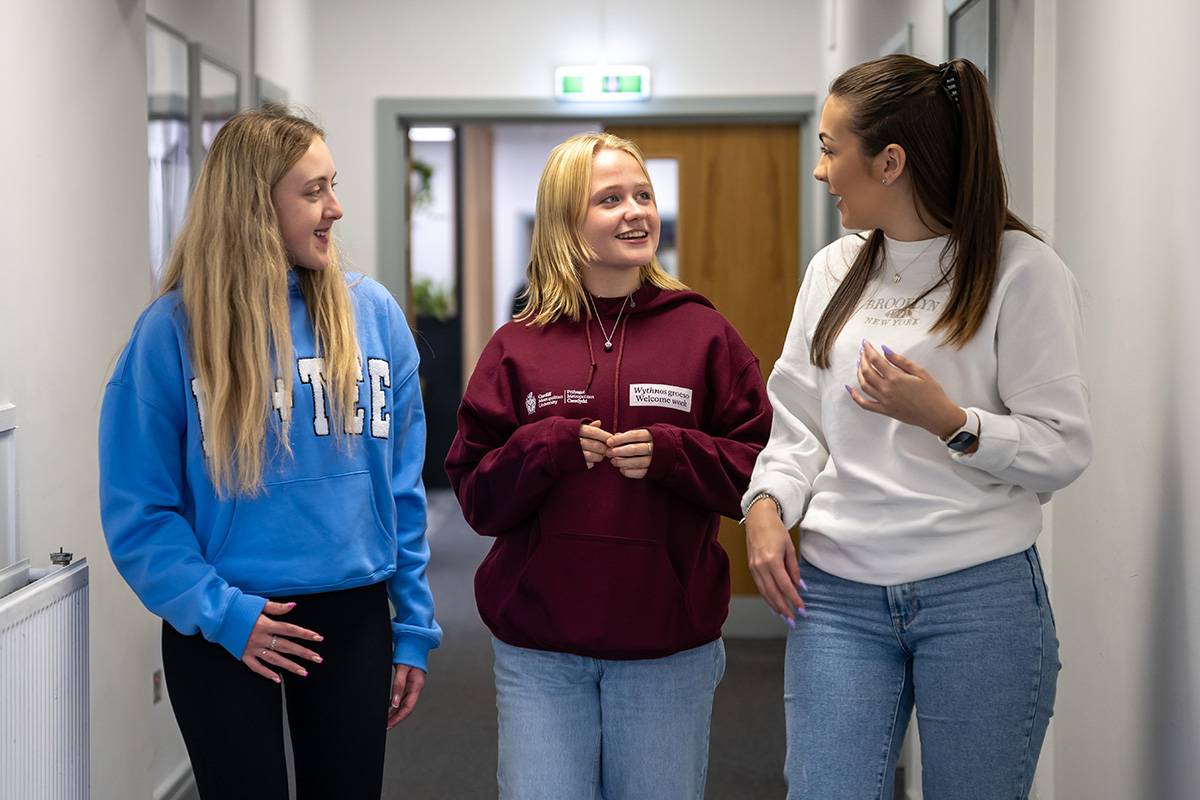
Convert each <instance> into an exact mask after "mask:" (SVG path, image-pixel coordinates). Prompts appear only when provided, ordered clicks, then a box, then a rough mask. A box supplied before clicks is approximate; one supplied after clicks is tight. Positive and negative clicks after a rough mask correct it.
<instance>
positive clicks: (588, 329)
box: [583, 314, 596, 394]
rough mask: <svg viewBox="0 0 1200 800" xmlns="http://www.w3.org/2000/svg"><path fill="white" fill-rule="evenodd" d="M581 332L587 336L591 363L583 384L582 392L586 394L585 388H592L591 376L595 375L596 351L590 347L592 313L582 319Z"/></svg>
mask: <svg viewBox="0 0 1200 800" xmlns="http://www.w3.org/2000/svg"><path fill="white" fill-rule="evenodd" d="M583 332H584V334H585V335H586V336H587V343H588V361H589V362H590V363H591V365H592V366H591V368H590V369H589V370H588V376H587V383H585V384H584V386H583V393H584V394H587V390H588V389H590V388H592V378H594V377H596V351H595V350H593V349H592V315H591V314H588V318H587V319H585V320H584V321H583Z"/></svg>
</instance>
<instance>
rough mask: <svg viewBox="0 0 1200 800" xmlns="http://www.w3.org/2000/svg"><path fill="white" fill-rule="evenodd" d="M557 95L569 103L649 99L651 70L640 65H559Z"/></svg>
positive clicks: (555, 74) (555, 75) (555, 81)
mask: <svg viewBox="0 0 1200 800" xmlns="http://www.w3.org/2000/svg"><path fill="white" fill-rule="evenodd" d="M554 96H555V97H556V98H558V99H559V100H565V101H567V102H588V103H594V102H605V101H612V100H648V99H649V98H650V69H649V68H648V67H636V66H620V67H611V66H583V67H559V68H558V69H557V70H555V73H554Z"/></svg>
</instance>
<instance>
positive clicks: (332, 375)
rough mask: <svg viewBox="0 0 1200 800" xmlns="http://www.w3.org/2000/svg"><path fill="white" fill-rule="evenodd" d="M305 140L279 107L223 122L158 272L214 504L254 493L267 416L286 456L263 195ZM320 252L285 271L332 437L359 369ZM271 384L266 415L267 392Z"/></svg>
mask: <svg viewBox="0 0 1200 800" xmlns="http://www.w3.org/2000/svg"><path fill="white" fill-rule="evenodd" d="M316 137H321V138H322V139H324V137H325V134H324V131H322V130H321V129H320V128H318V127H317V126H316V125H314V124H313V123H312V122H309V121H308V120H306V119H303V118H301V117H299V116H296V115H294V114H291V113H289V112H288V111H287V109H285V108H282V107H279V106H268V107H265V108H262V109H259V110H255V111H245V112H242V113H240V114H237V115H236V116H234V117H233V118H232V119H231V120H229V122H227V123H225V125H224V126H223V127H222V128H221V130H220V131H219V132H218V133H217V135H216V138H215V139H214V140H213V143H212V147H211V148H210V149H209V151H208V155H207V156H206V157H205V160H204V166H203V167H202V168H201V170H200V175H199V177H198V178H197V179H196V186H195V189H194V190H193V191H192V199H191V207H190V208H189V209H188V213H187V218H186V220H185V221H184V224H183V227H182V229H181V230H180V233H179V238H178V239H177V240H176V242H175V245H174V247H173V248H172V250H171V256H170V259H169V260H168V262H167V265H166V270H165V271H164V274H163V278H162V286H161V287H160V295H162V294H167V293H168V292H171V291H174V290H175V289H179V290H180V294H181V296H182V300H183V307H184V310H185V311H186V313H187V323H188V347H189V350H190V355H191V360H192V370H193V372H194V373H195V375H196V378H197V379H198V381H199V387H200V388H199V390H198V392H197V395H198V396H197V402H198V403H200V404H202V408H203V410H204V430H203V434H202V435H203V437H204V450H205V456H206V462H207V465H208V470H209V476H210V477H211V479H212V482H213V485H214V487H215V488H216V490H217V493H218V495H219V496H222V497H224V496H228V495H229V494H231V493H233V494H238V495H244V496H253V495H256V494H258V493H259V492H260V491H261V490H262V483H263V482H262V476H263V466H264V462H265V460H266V452H265V451H266V440H267V425H268V420H270V424H271V425H272V426H273V427H274V428H275V430H276V431H277V433H278V436H277V439H278V442H279V444H280V450H281V451H283V452H286V453H287V454H288V455H290V454H291V444H290V439H289V435H288V433H289V428H290V424H291V418H290V413H289V411H290V409H291V397H292V384H293V379H292V371H293V368H292V360H293V359H292V330H291V317H290V314H289V311H288V270H289V268H290V266H291V264H290V261H289V259H288V255H287V252H286V250H285V249H284V245H283V238H282V235H281V233H280V230H279V220H278V218H277V216H276V213H275V204H274V202H273V201H272V197H271V191H272V189H274V187H275V184H277V183H278V182H279V180H280V179H281V178H282V177H283V176H284V175H285V174H287V172H288V170H290V169H291V168H292V167H293V166H295V164H296V162H297V161H299V160H300V159H301V158H302V157H303V156H304V154H305V153H306V152H308V148H309V147H310V146H311V145H312V142H313V140H314V139H315V138H316ZM329 252H330V263H329V265H328V266H327V267H326V268H325V269H323V270H308V269H296V270H295V272H296V275H297V278H298V281H299V285H300V290H301V292H302V294H303V296H304V302H305V305H306V306H307V308H308V316H309V319H310V321H311V322H312V326H313V329H314V332H315V334H316V345H317V350H318V352H319V353H320V354H321V355H322V356H323V357H324V359H325V370H324V375H325V384H326V392H325V394H326V396H327V397H328V398H329V405H330V409H329V410H330V417H331V418H332V419H334V420H338V419H342V420H343V421H344V424H343V425H341V426H339V425H334V426H333V427H334V429H335V431H334V432H335V435H337V436H342V435H343V434H344V431H343V429H345V428H347V426H348V423H349V420H350V415H351V414H353V413H354V408H355V404H356V402H357V397H358V376H359V371H360V366H359V355H358V340H357V336H356V334H355V328H354V312H353V308H352V306H351V303H350V293H349V291H348V290H347V287H346V281H345V277H344V275H343V273H342V270H341V266H340V260H339V256H338V252H337V249H336V247H335V246H334V245H333V243H332V242H331V243H330V251H329ZM276 380H279V381H281V384H282V385H281V386H277V385H276ZM280 389H281V390H282V398H283V401H282V403H281V404H280V414H279V416H278V417H276V416H275V415H274V414H272V413H271V411H272V409H273V404H272V397H273V395H274V394H275V393H276V392H277V391H278V390H280ZM189 390H190V387H189ZM278 454H279V453H276V454H275V455H278Z"/></svg>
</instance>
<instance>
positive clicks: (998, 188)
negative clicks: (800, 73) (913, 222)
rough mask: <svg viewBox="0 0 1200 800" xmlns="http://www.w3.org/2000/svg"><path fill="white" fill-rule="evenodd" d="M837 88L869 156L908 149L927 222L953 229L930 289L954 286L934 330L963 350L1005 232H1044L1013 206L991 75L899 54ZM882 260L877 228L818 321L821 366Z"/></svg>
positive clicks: (858, 70) (815, 358)
mask: <svg viewBox="0 0 1200 800" xmlns="http://www.w3.org/2000/svg"><path fill="white" fill-rule="evenodd" d="M829 93H830V95H831V96H836V97H838V98H841V99H843V100H845V101H846V104H847V107H848V108H849V115H850V127H851V130H852V131H853V132H854V133H855V135H857V136H858V137H859V138H861V139H862V148H863V151H864V154H865V155H866V156H868V157H870V156H874V155H876V154H877V153H879V152H880V151H881V150H883V149H884V148H885V147H887V146H888V145H889V144H897V145H899V146H900V147H902V148H904V152H905V155H906V166H905V170H906V172H907V174H908V175H909V176H910V177H911V179H912V184H913V191H914V193H915V194H916V200H917V213H918V214H920V215H921V217H922V222H923V223H924V224H925V225H926V227H928V228H931V229H934V230H937V229H947V230H949V231H950V236H949V241H948V242H947V244H946V248H945V249H944V250H943V251H942V259H943V264H945V263H946V261H947V259H948V260H949V268H948V269H945V271H944V273H943V277H942V280H941V281H939V282H938V283H937V284H935V285H934V286H931V287H930V288H929V289H928V290H926V292H925V294H926V295H927V294H929V293H930V292H932V291H934V290H935V289H937V288H939V287H941V286H944V285H946V284H949V285H950V297H949V300H948V302H947V303H946V306H945V308H944V309H943V310H942V313H941V315H940V316H939V317H938V319H937V321H936V322H935V323H934V324H933V326H932V328H931V330H932V331H934V332H938V333H941V334H942V335H943V342H944V343H946V344H951V345H954V346H955V347H962V346H963V345H964V344H966V343H967V342H968V341H970V339H971V337H972V336H974V335H975V332H976V331H977V330H979V326H980V324H981V323H982V322H983V318H984V316H985V315H986V314H987V309H988V303H989V301H990V300H991V296H992V289H993V286H994V284H995V280H996V267H997V263H998V261H999V256H1000V238H1001V236H1002V235H1003V234H1004V231H1006V230H1019V231H1024V232H1025V233H1028V234H1030V235H1031V236H1037V234H1036V233H1034V232H1033V230H1032V229H1031V228H1030V227H1029V226H1028V225H1026V224H1025V223H1024V222H1022V221H1021V220H1020V219H1019V218H1017V216H1016V215H1014V214H1013V213H1012V212H1011V211H1009V210H1008V186H1007V184H1006V182H1005V179H1004V167H1003V164H1002V163H1001V161H1000V146H999V143H998V141H997V138H996V123H995V120H994V119H993V117H992V105H991V99H990V98H989V97H988V90H987V79H986V78H985V77H984V76H983V73H982V72H980V71H979V68H978V67H976V66H975V65H974V64H972V63H971V62H970V61H967V60H966V59H961V58H959V59H955V60H953V61H951V62H949V63H947V64H943V65H941V66H940V67H935V66H933V65H932V64H929V63H927V62H925V61H922V60H921V59H919V58H914V57H912V56H903V55H895V56H885V57H883V58H879V59H876V60H874V61H868V62H866V63H864V64H859V65H858V66H856V67H851V68H850V69H849V70H847V71H846V72H844V73H843V74H842V75H841V76H840V77H839V78H838V79H837V80H835V81H834V82H833V85H832V86H830V87H829ZM926 215H929V217H930V218H929V219H926ZM882 258H883V232H882V231H880V230H875V231H872V232H871V233H870V234H869V235H868V236H867V241H866V244H865V245H864V246H863V248H862V249H861V250H860V251H859V253H858V255H857V257H855V259H854V263H853V264H852V265H851V267H850V271H849V272H848V273H847V274H846V277H845V278H844V279H843V280H842V282H841V284H840V285H839V286H838V288H837V290H836V291H835V292H834V294H833V297H832V298H831V299H830V301H829V305H828V306H826V308H825V312H824V313H823V314H822V315H821V319H820V321H818V323H817V328H816V332H815V335H814V337H813V346H812V353H811V356H810V358H811V359H812V363H813V364H815V365H816V366H818V367H821V368H826V367H828V366H829V363H830V353H831V352H832V350H833V343H834V340H836V339H837V336H838V334H839V333H840V332H841V330H842V328H843V327H844V326H845V324H846V322H847V320H849V319H850V317H851V316H852V315H853V314H854V311H855V308H856V307H857V305H858V303H859V301H860V300H861V298H862V296H863V292H864V291H865V290H866V287H867V285H868V283H869V282H870V280H871V278H872V277H874V276H875V275H876V274H877V273H878V271H879V270H880V269H881V262H882ZM924 296H925V295H922V298H923V297H924ZM922 298H917V300H918V301H919V300H920V299H922ZM914 302H916V301H914Z"/></svg>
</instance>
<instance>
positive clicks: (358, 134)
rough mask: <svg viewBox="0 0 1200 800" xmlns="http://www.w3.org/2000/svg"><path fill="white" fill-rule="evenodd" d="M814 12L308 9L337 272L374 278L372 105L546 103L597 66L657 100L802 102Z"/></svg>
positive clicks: (524, 4)
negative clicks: (330, 161)
mask: <svg viewBox="0 0 1200 800" xmlns="http://www.w3.org/2000/svg"><path fill="white" fill-rule="evenodd" d="M817 12H818V3H817V0H745V1H744V2H741V3H739V4H737V5H736V6H730V5H729V4H728V3H726V2H723V0H691V1H689V0H663V1H662V2H653V3H646V2H635V1H634V0H612V1H611V2H606V3H592V2H585V1H584V0H574V1H573V2H555V0H513V2H509V3H493V2H485V1H484V0H474V2H465V1H464V2H455V3H385V2H370V0H348V1H347V2H342V3H338V4H336V5H334V4H324V5H321V6H319V7H318V8H317V11H316V17H315V20H316V29H317V30H319V31H320V32H321V34H320V36H319V37H317V42H316V49H315V52H316V53H317V63H319V64H320V65H321V67H320V69H319V70H317V74H316V75H315V79H314V101H315V105H316V107H317V109H318V111H319V112H320V114H321V117H322V119H323V120H324V122H325V124H326V127H327V129H328V131H329V142H330V146H331V148H332V150H333V154H334V157H335V159H336V160H337V162H338V169H339V171H340V172H341V174H342V175H343V176H344V181H343V182H342V186H341V187H340V188H341V189H342V193H341V198H342V203H343V206H344V207H345V210H346V217H345V219H344V220H343V221H342V223H340V226H341V228H342V240H343V244H344V249H345V251H346V253H347V256H348V260H349V261H351V262H352V263H353V264H354V265H355V266H356V267H357V268H358V269H361V270H364V271H366V272H368V273H371V274H376V273H377V264H378V258H377V253H376V231H375V226H376V221H375V203H376V188H375V181H376V176H375V121H374V113H375V107H374V104H375V101H376V99H378V98H380V97H392V98H396V97H550V96H551V95H552V88H553V87H552V84H553V73H554V68H555V67H556V66H559V65H563V64H571V63H579V62H583V63H589V62H594V61H596V60H597V59H599V58H601V57H605V56H606V57H607V58H608V60H609V61H610V62H611V63H617V62H626V61H629V62H635V63H640V64H646V65H648V66H649V67H650V68H651V70H652V72H653V81H654V93H655V94H656V95H657V96H664V97H670V96H688V95H690V96H696V95H739V94H759V95H762V94H805V93H812V92H813V91H815V90H816V88H817V76H818V69H819V65H818V60H817V59H818V54H817V52H816V50H815V48H813V47H812V46H811V44H810V43H811V41H812V40H813V38H814V35H815V34H814V33H813V30H814V28H815V26H816V24H817V18H818V13H817Z"/></svg>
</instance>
